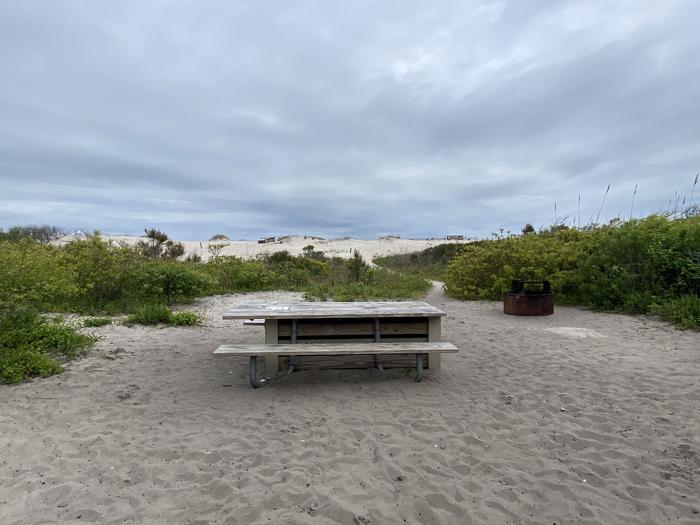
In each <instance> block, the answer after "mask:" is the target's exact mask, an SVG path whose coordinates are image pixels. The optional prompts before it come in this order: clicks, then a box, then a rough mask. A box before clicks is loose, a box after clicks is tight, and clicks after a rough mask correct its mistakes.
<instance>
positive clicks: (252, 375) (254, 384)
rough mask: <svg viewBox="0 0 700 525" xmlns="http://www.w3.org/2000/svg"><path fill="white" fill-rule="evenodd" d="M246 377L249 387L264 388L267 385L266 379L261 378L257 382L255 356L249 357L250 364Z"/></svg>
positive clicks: (256, 359) (256, 360) (256, 361)
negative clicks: (248, 380)
mask: <svg viewBox="0 0 700 525" xmlns="http://www.w3.org/2000/svg"><path fill="white" fill-rule="evenodd" d="M248 377H249V379H250V386H252V387H253V388H260V387H261V386H264V385H266V384H267V382H268V380H267V379H266V378H264V377H263V378H262V379H260V380H258V358H257V356H254V355H252V356H250V364H249V367H248Z"/></svg>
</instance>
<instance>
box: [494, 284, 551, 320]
mask: <svg viewBox="0 0 700 525" xmlns="http://www.w3.org/2000/svg"><path fill="white" fill-rule="evenodd" d="M503 313H505V314H508V315H552V314H553V313H554V293H552V289H551V287H550V285H549V281H519V280H513V281H511V285H510V290H509V291H507V292H506V293H505V294H503Z"/></svg>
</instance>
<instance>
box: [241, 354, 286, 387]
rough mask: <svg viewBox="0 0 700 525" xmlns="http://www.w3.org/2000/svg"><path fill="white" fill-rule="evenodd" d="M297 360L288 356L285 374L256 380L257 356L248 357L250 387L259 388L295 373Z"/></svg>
mask: <svg viewBox="0 0 700 525" xmlns="http://www.w3.org/2000/svg"><path fill="white" fill-rule="evenodd" d="M297 359H298V357H297V356H295V355H290V356H289V364H288V365H287V373H286V374H285V375H282V376H276V377H262V378H260V379H258V356H254V355H252V356H250V364H249V369H248V375H249V379H250V385H251V386H252V387H253V388H260V387H261V386H265V385H267V384H269V383H271V382H272V381H274V380H275V379H280V378H282V377H286V376H288V375H290V374H293V373H294V372H296V367H297Z"/></svg>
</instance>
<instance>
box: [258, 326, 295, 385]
mask: <svg viewBox="0 0 700 525" xmlns="http://www.w3.org/2000/svg"><path fill="white" fill-rule="evenodd" d="M298 332H299V327H298V323H297V320H296V319H292V338H291V342H292V343H293V344H296V342H297V335H298ZM298 359H299V358H298V357H297V356H295V355H290V356H289V363H288V364H287V373H286V374H285V375H283V376H280V375H278V376H275V377H263V378H261V379H258V356H250V364H249V369H248V376H249V379H250V385H251V386H252V387H253V388H260V387H261V386H265V385H267V384H269V383H270V382H271V381H273V380H275V379H279V378H281V377H285V376H288V375H290V374H293V373H294V372H295V371H296V367H297V365H298V364H299V363H298Z"/></svg>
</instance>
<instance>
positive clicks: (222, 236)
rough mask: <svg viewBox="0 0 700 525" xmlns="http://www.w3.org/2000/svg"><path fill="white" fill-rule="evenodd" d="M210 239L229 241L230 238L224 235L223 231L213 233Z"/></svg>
mask: <svg viewBox="0 0 700 525" xmlns="http://www.w3.org/2000/svg"><path fill="white" fill-rule="evenodd" d="M209 240H210V241H230V240H231V239H229V238H228V236H227V235H224V234H223V233H217V234H216V235H213V236H212V238H211V239H209Z"/></svg>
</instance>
